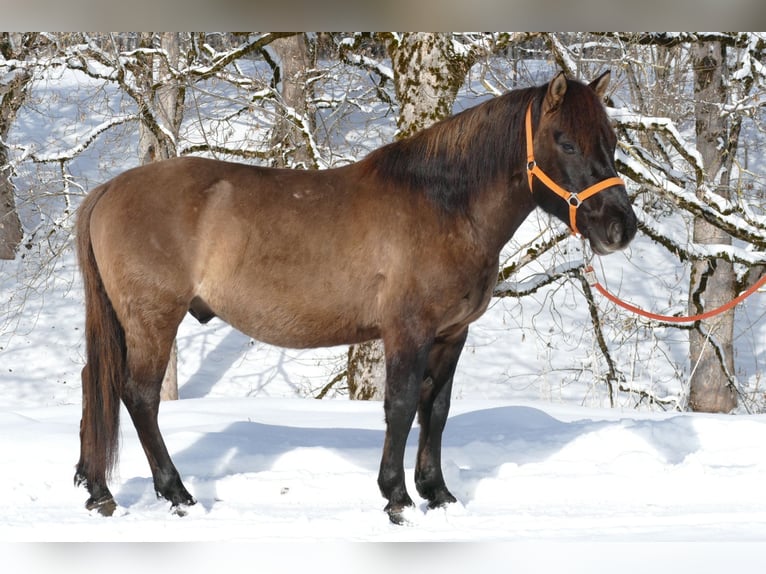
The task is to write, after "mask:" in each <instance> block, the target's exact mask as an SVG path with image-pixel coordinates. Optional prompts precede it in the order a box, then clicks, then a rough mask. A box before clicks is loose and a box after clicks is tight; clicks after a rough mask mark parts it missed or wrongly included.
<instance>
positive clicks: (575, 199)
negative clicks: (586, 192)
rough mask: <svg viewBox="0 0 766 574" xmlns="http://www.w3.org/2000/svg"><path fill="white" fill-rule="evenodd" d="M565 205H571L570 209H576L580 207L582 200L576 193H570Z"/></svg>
mask: <svg viewBox="0 0 766 574" xmlns="http://www.w3.org/2000/svg"><path fill="white" fill-rule="evenodd" d="M567 203H568V204H569V205H571V206H572V207H575V208H577V207H580V205H582V200H581V199H580V197H579V196H578V195H577V194H576V193H574V192H570V193H569V197H568V198H567Z"/></svg>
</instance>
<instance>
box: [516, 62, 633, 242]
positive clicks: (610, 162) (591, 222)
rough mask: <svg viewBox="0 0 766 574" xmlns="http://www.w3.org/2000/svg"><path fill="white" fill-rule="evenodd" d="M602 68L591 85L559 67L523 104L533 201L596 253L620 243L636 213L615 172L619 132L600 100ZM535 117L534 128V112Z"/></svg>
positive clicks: (606, 79) (630, 229)
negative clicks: (534, 98)
mask: <svg viewBox="0 0 766 574" xmlns="http://www.w3.org/2000/svg"><path fill="white" fill-rule="evenodd" d="M609 78H610V72H605V73H604V74H602V75H601V76H599V77H598V78H596V79H595V80H594V81H593V82H591V83H590V84H589V85H585V84H582V83H580V82H578V81H575V80H570V79H567V78H566V76H565V75H564V74H563V72H562V73H559V74H558V75H557V76H556V77H555V78H554V79H553V80H551V82H550V83H549V84H548V86H547V89H546V90H545V95H544V96H543V97H542V99H541V100H540V101H539V106H537V110H536V111H535V110H534V109H533V108H535V107H536V106H534V104H535V103H536V102H532V103H530V105H529V108H528V109H527V121H526V141H527V173H528V178H529V187H530V190H531V192H532V195H533V197H534V199H535V201H536V203H537V204H538V205H539V206H540V207H541V208H542V209H544V210H545V211H547V212H548V213H551V214H553V215H554V216H556V217H558V218H559V219H561V220H562V221H564V222H565V223H567V224H568V225H569V227H570V228H571V230H572V232H573V233H575V234H581V235H582V236H583V237H585V238H587V239H588V240H589V242H590V245H591V248H592V249H593V251H594V252H595V253H598V254H600V255H605V254H607V253H611V252H613V251H617V250H619V249H623V248H624V247H626V246H627V245H628V243H630V241H631V240H632V239H633V237H634V236H635V234H636V216H635V213H634V212H633V208H632V207H631V205H630V200H629V198H628V195H627V192H626V191H625V184H624V183H623V181H622V180H621V179H620V178H619V177H618V176H617V170H616V169H615V163H614V152H615V146H616V144H617V136H616V135H615V133H614V130H613V129H612V127H611V125H610V123H609V119H608V117H607V115H606V111H605V109H604V105H603V103H602V101H603V98H604V94H605V92H606V88H607V86H608V85H609ZM534 116H537V123H536V125H535V126H534V128H533V123H534V121H533V117H534Z"/></svg>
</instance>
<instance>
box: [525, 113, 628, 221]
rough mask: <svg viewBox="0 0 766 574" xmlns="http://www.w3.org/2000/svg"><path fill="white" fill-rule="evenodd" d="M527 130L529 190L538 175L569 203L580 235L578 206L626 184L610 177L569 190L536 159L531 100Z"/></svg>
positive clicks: (571, 218) (571, 216) (617, 178)
mask: <svg viewBox="0 0 766 574" xmlns="http://www.w3.org/2000/svg"><path fill="white" fill-rule="evenodd" d="M526 132H527V179H528V181H529V191H530V192H531V191H532V182H533V180H534V178H535V177H536V178H537V179H539V180H540V181H541V182H542V183H543V184H544V185H545V187H547V188H548V189H550V190H551V191H552V192H553V193H555V194H556V195H558V196H559V197H560V198H561V199H563V200H564V201H566V202H567V203H568V204H569V227H570V228H571V229H572V234H574V235H580V231H579V230H578V229H577V208H578V207H580V205H581V204H582V202H583V201H585V200H586V199H588V198H589V197H592V196H594V195H596V194H597V193H598V192H600V191H604V190H605V189H606V188H608V187H612V186H614V185H622V186H624V185H625V182H624V181H622V179H620V178H619V177H609V178H607V179H604V180H602V181H600V182H598V183H596V184H593V185H591V186H590V187H587V188H585V189H584V190H582V191H581V192H579V193H576V192H573V191H567V190H566V189H564V188H563V187H561V186H560V185H559V184H557V183H556V182H555V181H553V180H552V179H551V178H550V177H548V175H547V174H546V173H545V172H544V171H543V170H542V169H540V166H538V165H537V162H536V161H535V152H534V145H533V138H532V103H531V102H530V104H529V106H528V107H527V118H526Z"/></svg>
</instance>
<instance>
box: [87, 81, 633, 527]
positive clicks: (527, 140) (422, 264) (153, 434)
mask: <svg viewBox="0 0 766 574" xmlns="http://www.w3.org/2000/svg"><path fill="white" fill-rule="evenodd" d="M608 83H609V72H606V73H605V74H603V75H602V76H600V77H599V78H597V79H596V80H594V81H593V82H592V83H591V84H590V85H585V84H583V83H580V82H578V81H575V80H571V79H567V78H566V77H565V76H564V75H563V74H559V75H557V76H556V77H555V78H554V79H553V80H552V81H551V82H550V83H549V84H546V85H542V86H538V87H533V88H526V89H520V90H514V91H511V92H508V93H507V94H505V95H503V96H499V97H497V98H494V99H492V100H490V101H487V102H485V103H482V104H480V105H477V106H476V107H474V108H471V109H468V110H466V111H463V112H462V113H459V114H456V115H454V116H453V117H451V118H448V119H446V120H444V121H442V122H440V123H437V124H435V125H433V126H432V127H430V128H428V129H425V130H423V131H421V132H420V133H417V134H415V135H413V136H412V137H410V138H408V139H404V140H401V141H397V142H394V143H391V144H389V145H385V146H383V147H381V148H379V149H377V150H375V151H373V152H372V153H370V154H369V155H368V156H367V157H366V158H364V159H362V160H361V161H359V162H357V163H354V164H351V165H348V166H344V167H340V168H335V169H328V170H323V171H299V170H280V169H269V168H264V167H254V166H249V165H241V164H236V163H228V162H224V161H216V160H211V159H202V158H194V157H185V158H177V159H171V160H167V161H163V162H158V163H154V164H150V165H145V166H142V167H138V168H135V169H131V170H129V171H126V172H124V173H122V174H121V175H118V176H117V177H115V178H114V179H112V180H110V181H109V182H107V183H105V184H103V185H101V186H99V187H97V188H95V189H94V190H93V191H92V192H91V193H90V194H89V195H88V196H87V197H86V198H85V200H84V201H83V203H82V205H81V207H80V208H79V212H78V222H77V236H78V238H77V247H78V255H79V262H80V267H81V271H82V274H83V279H84V286H85V303H86V313H85V317H86V344H87V364H86V365H85V367H84V369H83V371H82V389H83V414H82V421H81V428H80V445H81V451H80V460H79V462H78V464H77V468H76V474H75V483H76V484H77V485H85V487H86V488H87V490H88V493H89V495H90V498H89V499H88V501H87V503H86V507H87V508H88V509H97V510H98V511H99V512H100V513H101V514H104V515H110V514H112V513H113V511H114V510H115V507H116V503H115V501H114V499H113V497H112V494H111V492H110V491H109V488H108V479H109V477H110V472H111V470H112V469H113V468H114V466H115V464H116V459H117V451H118V447H117V443H118V427H119V419H118V415H119V402H120V401H122V402H123V403H124V404H125V406H126V407H127V411H128V412H129V414H130V416H131V418H132V420H133V424H134V425H135V427H136V430H137V432H138V436H139V439H140V441H141V444H142V446H143V449H144V451H145V453H146V456H147V459H148V461H149V465H150V467H151V471H152V476H153V480H154V488H155V490H156V492H157V495H158V496H162V497H164V498H166V499H167V500H169V501H170V503H171V504H172V508H174V509H175V510H176V511H177V512H180V513H182V512H183V508H184V507H185V506H187V505H192V504H194V503H195V499H194V498H193V497H192V495H191V494H190V493H189V492H188V491H187V490H186V488H185V487H184V485H183V483H182V482H181V478H180V476H179V473H178V471H177V470H176V468H175V466H174V465H173V462H172V461H171V458H170V455H169V454H168V451H167V448H166V447H165V444H164V441H163V438H162V435H161V433H160V429H159V426H158V423H157V413H158V409H159V402H160V398H159V397H160V386H161V382H162V378H163V373H164V372H165V367H166V365H167V362H168V357H169V353H170V350H171V345H172V344H173V340H174V338H175V336H176V331H177V329H178V326H179V323H180V322H181V320H182V319H183V317H184V315H185V313H186V312H187V311H188V312H190V313H191V314H192V315H193V316H194V317H195V318H197V319H198V320H199V321H200V322H202V323H205V322H207V321H209V320H210V319H212V318H213V317H216V316H217V317H220V318H221V319H222V320H224V321H226V322H227V323H229V324H230V325H232V326H234V327H235V328H237V329H239V330H240V331H242V332H243V333H246V334H247V335H249V336H251V337H253V338H254V339H257V340H259V341H263V342H266V343H270V344H273V345H279V346H283V347H293V348H308V347H320V346H331V345H340V344H354V343H360V342H362V341H367V340H370V339H376V338H379V339H382V340H383V343H384V348H385V361H386V390H385V401H384V405H383V408H384V411H385V420H386V435H385V442H384V444H383V454H382V459H381V463H380V473H379V475H378V485H379V487H380V490H381V493H382V495H383V496H384V497H385V498H386V499H387V501H388V503H387V505H386V507H385V510H386V512H387V513H388V515H389V517H390V519H391V520H392V521H393V522H395V523H399V522H402V521H403V520H404V519H403V516H402V512H403V511H404V510H405V509H407V508H408V507H410V506H412V505H413V501H412V499H411V498H410V495H409V494H408V492H407V489H406V488H405V482H404V466H403V464H404V463H403V456H404V449H405V442H406V439H407V436H408V433H409V432H410V428H411V426H412V423H413V421H414V418H415V415H416V414H417V416H418V417H419V422H420V443H419V447H418V453H417V462H416V468H415V484H416V485H417V491H418V493H419V494H420V495H421V496H422V497H423V498H424V499H426V500H427V501H428V504H429V507H431V508H434V507H440V506H443V505H446V504H448V503H451V502H454V501H455V497H454V496H453V495H452V494H451V493H450V491H449V490H448V489H447V486H446V485H445V483H444V478H443V476H442V470H441V439H442V431H443V429H444V426H445V423H446V420H447V414H448V411H449V407H450V392H451V387H452V377H453V374H454V373H455V367H456V365H457V362H458V358H459V356H460V352H461V350H462V348H463V344H464V342H465V340H466V334H467V332H468V326H469V325H470V324H471V323H472V322H473V321H475V320H476V319H477V318H479V316H480V315H481V314H482V313H483V312H484V311H485V309H486V308H487V305H488V303H489V301H490V297H491V295H492V290H493V287H494V286H495V281H496V278H497V272H498V257H499V254H500V250H501V248H502V247H503V246H504V245H505V244H506V243H507V242H508V240H509V239H510V238H511V236H512V235H513V234H514V232H515V231H516V229H517V228H518V227H519V225H521V223H522V222H523V221H524V219H525V218H526V217H527V216H528V215H529V214H530V213H531V212H532V211H533V210H534V209H535V207H536V206H539V207H541V208H542V209H544V210H545V211H547V212H549V213H551V214H553V215H554V216H555V217H558V218H559V219H561V220H562V221H564V222H565V223H566V224H567V225H569V226H570V228H571V229H572V230H573V232H579V233H581V234H582V235H583V236H584V237H585V238H587V239H588V240H589V242H590V245H591V248H592V249H593V251H594V252H596V253H599V254H607V253H610V252H612V251H615V250H618V249H622V248H624V247H625V246H626V245H627V244H628V243H629V242H630V241H631V239H632V238H633V236H634V235H635V233H636V219H635V215H634V213H633V210H632V208H631V205H630V202H629V199H628V196H627V194H626V191H625V187H624V185H623V182H622V181H621V180H620V179H619V178H617V173H616V171H615V164H614V151H615V145H616V137H615V134H614V131H613V130H612V128H611V127H610V125H609V122H608V119H607V116H606V113H605V110H604V107H603V104H602V99H603V96H604V92H605V90H606V88H607V85H608Z"/></svg>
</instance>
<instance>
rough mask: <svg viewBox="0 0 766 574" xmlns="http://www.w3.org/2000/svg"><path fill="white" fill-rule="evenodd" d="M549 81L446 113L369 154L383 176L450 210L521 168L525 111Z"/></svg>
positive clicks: (460, 207) (458, 209)
mask: <svg viewBox="0 0 766 574" xmlns="http://www.w3.org/2000/svg"><path fill="white" fill-rule="evenodd" d="M544 89H545V86H542V87H537V88H524V89H519V90H512V91H510V92H507V93H505V94H503V95H502V96H497V97H495V98H492V99H490V100H488V101H486V102H483V103H481V104H478V105H476V106H474V107H471V108H468V109H466V110H464V111H462V112H460V113H458V114H455V115H453V116H450V117H448V118H445V119H443V120H441V121H439V122H437V123H435V124H433V125H432V126H430V127H428V128H425V129H423V130H421V131H420V132H417V133H416V134H413V135H412V136H410V137H408V138H405V139H402V140H399V141H395V142H393V143H390V144H388V145H385V146H382V147H380V148H378V149H377V150H375V151H373V152H372V153H370V155H368V156H367V158H365V160H363V161H365V162H368V165H369V169H371V170H372V171H373V172H374V173H375V174H376V175H377V176H378V177H379V178H381V179H382V180H383V181H388V182H390V183H392V184H395V185H399V186H404V187H408V188H409V189H411V190H413V191H415V192H420V193H424V194H425V195H426V196H427V197H428V198H429V199H430V200H431V201H433V202H434V203H435V204H437V205H439V206H440V207H441V208H443V209H444V210H445V211H447V212H449V213H454V212H466V211H467V209H468V207H469V204H470V200H471V197H472V196H473V195H474V194H475V193H477V192H478V191H479V190H481V189H484V188H485V187H487V186H489V185H493V184H495V183H496V182H497V181H498V179H499V178H500V177H502V176H504V175H505V177H506V178H507V177H508V174H509V170H513V166H518V169H519V170H522V169H523V166H524V162H525V157H526V156H525V151H524V140H523V138H524V111H525V110H526V106H527V103H528V102H529V101H530V100H531V99H532V98H533V97H535V96H536V95H539V94H540V93H541V91H542V93H544Z"/></svg>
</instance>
